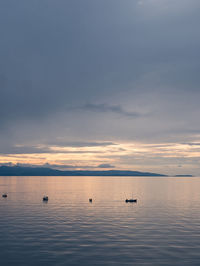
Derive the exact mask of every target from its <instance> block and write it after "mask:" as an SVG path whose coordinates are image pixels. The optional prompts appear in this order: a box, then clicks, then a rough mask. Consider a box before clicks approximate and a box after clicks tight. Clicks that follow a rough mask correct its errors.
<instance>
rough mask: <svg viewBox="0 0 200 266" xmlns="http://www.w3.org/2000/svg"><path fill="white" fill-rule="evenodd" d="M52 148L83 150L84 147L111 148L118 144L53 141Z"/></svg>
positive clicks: (50, 143)
mask: <svg viewBox="0 0 200 266" xmlns="http://www.w3.org/2000/svg"><path fill="white" fill-rule="evenodd" d="M48 144H49V145H51V146H60V147H75V148H80V147H81V148H82V147H98V146H111V145H116V143H113V142H109V141H105V142H84V141H73V142H69V141H60V140H57V141H55V140H54V141H52V142H48Z"/></svg>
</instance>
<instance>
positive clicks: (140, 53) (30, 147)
mask: <svg viewBox="0 0 200 266" xmlns="http://www.w3.org/2000/svg"><path fill="white" fill-rule="evenodd" d="M199 12H200V1H199V0H190V1H189V0H125V1H122V0H101V1H97V0H95V1H94V0H84V1H82V0H67V1H66V0H58V1H55V0H34V1H27V0H18V1H12V0H1V1H0V36H1V41H0V59H1V60H0V151H1V152H2V153H9V152H13V151H14V150H16V151H18V153H19V151H20V149H19V148H13V147H15V145H19V144H20V145H22V144H23V145H24V146H27V148H25V147H23V148H21V152H25V151H27V152H30V151H33V152H34V150H35V151H36V152H41V151H43V152H48V151H49V147H45V148H44V149H43V150H42V148H40V149H41V150H40V151H39V150H38V148H37V145H43V144H47V143H53V145H56V143H57V145H58V146H59V145H60V144H59V143H68V144H69V143H80V144H81V143H84V142H85V143H87V142H88V143H93V144H94V143H104V142H108V143H109V142H113V143H114V142H115V141H117V142H118V143H120V142H142V143H143V142H145V143H180V142H182V143H193V142H198V141H199V136H200V125H199V123H198V120H199V116H200V107H199V99H200V89H199V84H200V75H199V69H200V53H199V47H200V34H199V25H200V16H199ZM192 145H193V144H192ZM67 146H70V145H67ZM91 146H92V145H91ZM80 147H82V145H80ZM158 159H159V158H158ZM160 162H161V161H160ZM195 163H196V161H195ZM112 164H114V165H116V164H115V162H114V161H112V162H111V165H112ZM158 164H159V163H158ZM99 165H100V164H99ZM102 165H104V163H103V164H102ZM108 165H109V164H108ZM118 165H119V162H118ZM116 167H117V165H116ZM161 167H162V162H161ZM179 168H180V167H179ZM181 168H182V167H181Z"/></svg>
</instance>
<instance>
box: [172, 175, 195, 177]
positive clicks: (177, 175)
mask: <svg viewBox="0 0 200 266" xmlns="http://www.w3.org/2000/svg"><path fill="white" fill-rule="evenodd" d="M175 177H193V175H175Z"/></svg>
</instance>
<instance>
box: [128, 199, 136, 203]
mask: <svg viewBox="0 0 200 266" xmlns="http://www.w3.org/2000/svg"><path fill="white" fill-rule="evenodd" d="M125 202H126V203H128V202H137V199H126V200H125Z"/></svg>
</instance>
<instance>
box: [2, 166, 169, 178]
mask: <svg viewBox="0 0 200 266" xmlns="http://www.w3.org/2000/svg"><path fill="white" fill-rule="evenodd" d="M0 176H166V175H162V174H156V173H148V172H138V171H122V170H107V171H87V170H80V171H79V170H73V171H61V170H56V169H51V168H43V167H21V166H0Z"/></svg>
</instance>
